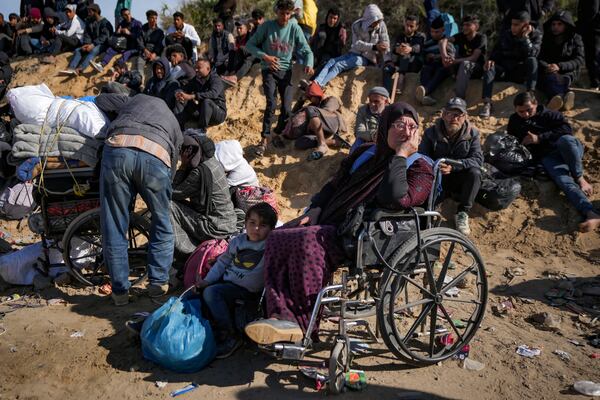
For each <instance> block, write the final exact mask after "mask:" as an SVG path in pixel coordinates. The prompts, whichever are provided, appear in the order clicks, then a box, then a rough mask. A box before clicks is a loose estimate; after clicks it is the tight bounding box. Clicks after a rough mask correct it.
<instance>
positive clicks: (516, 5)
mask: <svg viewBox="0 0 600 400" xmlns="http://www.w3.org/2000/svg"><path fill="white" fill-rule="evenodd" d="M496 5H497V6H498V10H499V11H500V13H501V14H502V15H504V16H505V18H504V19H505V21H507V22H509V25H510V17H511V14H512V13H513V12H516V11H527V12H528V13H529V15H530V16H531V20H532V21H536V22H537V21H539V20H540V19H542V16H543V15H544V14H547V13H548V12H550V11H552V9H553V8H554V0H496Z"/></svg>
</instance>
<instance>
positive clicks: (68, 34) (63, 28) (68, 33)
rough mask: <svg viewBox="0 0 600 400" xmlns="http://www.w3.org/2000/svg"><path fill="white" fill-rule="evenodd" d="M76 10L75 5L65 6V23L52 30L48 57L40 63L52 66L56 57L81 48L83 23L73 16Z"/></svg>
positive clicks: (75, 15)
mask: <svg viewBox="0 0 600 400" xmlns="http://www.w3.org/2000/svg"><path fill="white" fill-rule="evenodd" d="M76 9H77V6H76V5H75V4H69V5H67V8H66V9H65V13H66V15H67V22H64V23H62V24H59V25H58V26H57V27H56V29H55V30H54V33H55V36H54V41H53V42H52V45H51V46H50V48H49V49H48V53H50V55H49V56H47V57H44V58H43V59H42V60H41V62H42V63H44V64H54V63H55V62H56V56H57V55H59V54H60V53H62V52H65V51H73V50H75V49H76V48H78V47H79V46H81V43H82V40H83V34H84V32H85V22H83V20H82V19H81V18H79V17H78V16H77V14H75V10H76Z"/></svg>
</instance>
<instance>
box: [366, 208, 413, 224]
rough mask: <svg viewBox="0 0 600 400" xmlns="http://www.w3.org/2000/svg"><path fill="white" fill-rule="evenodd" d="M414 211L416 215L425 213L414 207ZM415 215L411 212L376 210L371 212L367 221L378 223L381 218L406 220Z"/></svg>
mask: <svg viewBox="0 0 600 400" xmlns="http://www.w3.org/2000/svg"><path fill="white" fill-rule="evenodd" d="M414 210H415V211H416V212H417V214H422V213H424V212H425V209H423V208H419V207H415V208H414ZM414 217H415V214H414V213H413V212H412V211H411V210H397V211H396V210H384V209H381V208H377V209H375V210H373V212H372V213H371V215H370V216H369V219H370V220H371V221H379V220H380V219H383V218H398V219H406V218H414Z"/></svg>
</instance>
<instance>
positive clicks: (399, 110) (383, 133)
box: [376, 101, 419, 159]
mask: <svg viewBox="0 0 600 400" xmlns="http://www.w3.org/2000/svg"><path fill="white" fill-rule="evenodd" d="M403 115H407V116H409V117H411V118H412V119H413V120H414V121H415V123H416V124H417V126H419V114H418V113H417V110H415V109H414V108H413V106H411V105H410V104H408V103H405V102H402V101H399V102H397V103H393V104H390V105H388V106H386V107H385V108H384V109H383V112H382V113H381V119H380V122H379V128H378V130H377V139H376V145H377V150H376V157H377V158H378V159H382V158H385V157H388V156H390V155H392V154H393V153H394V151H393V150H392V149H390V147H389V146H388V143H387V136H388V131H389V130H390V126H391V125H392V123H393V122H394V121H396V120H397V119H398V118H400V117H402V116H403Z"/></svg>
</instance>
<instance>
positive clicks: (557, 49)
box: [539, 11, 585, 111]
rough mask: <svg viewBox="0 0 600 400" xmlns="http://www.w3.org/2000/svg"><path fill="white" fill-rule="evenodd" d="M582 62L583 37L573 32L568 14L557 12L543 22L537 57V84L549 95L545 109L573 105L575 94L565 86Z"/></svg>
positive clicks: (573, 78)
mask: <svg viewBox="0 0 600 400" xmlns="http://www.w3.org/2000/svg"><path fill="white" fill-rule="evenodd" d="M584 62H585V56H584V51H583V40H582V39H581V36H579V35H578V34H577V33H576V32H575V23H574V22H573V17H571V13H570V12H568V11H557V12H556V13H555V14H554V15H553V16H552V17H550V19H549V20H548V21H547V22H546V23H545V24H544V39H543V40H542V49H541V50H540V56H539V63H540V87H541V89H542V91H543V92H544V94H546V96H548V98H550V101H549V102H548V108H550V109H551V110H555V111H558V110H560V109H561V108H564V109H565V110H567V111H568V110H571V109H572V108H573V107H574V106H575V93H573V92H572V91H571V90H570V89H569V87H570V86H571V84H572V83H573V82H574V81H575V80H577V77H578V76H579V70H580V69H581V67H582V66H583V64H584Z"/></svg>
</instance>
